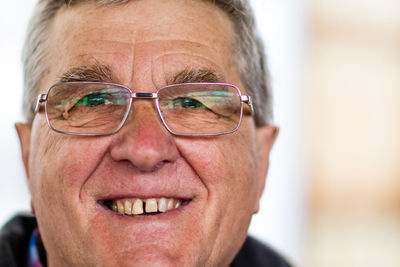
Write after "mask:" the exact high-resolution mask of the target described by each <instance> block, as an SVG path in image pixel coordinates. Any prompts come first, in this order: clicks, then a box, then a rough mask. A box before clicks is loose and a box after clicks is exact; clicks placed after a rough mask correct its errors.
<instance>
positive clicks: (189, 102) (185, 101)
mask: <svg viewBox="0 0 400 267" xmlns="http://www.w3.org/2000/svg"><path fill="white" fill-rule="evenodd" d="M172 102H173V103H172V105H173V106H174V107H182V108H207V106H206V105H204V104H203V103H201V102H200V101H197V100H196V99H193V98H188V97H186V98H177V99H174V100H173V101H172Z"/></svg>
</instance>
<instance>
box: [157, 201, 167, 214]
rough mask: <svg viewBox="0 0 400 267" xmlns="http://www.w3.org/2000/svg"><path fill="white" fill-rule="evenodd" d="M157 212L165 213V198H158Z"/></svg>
mask: <svg viewBox="0 0 400 267" xmlns="http://www.w3.org/2000/svg"><path fill="white" fill-rule="evenodd" d="M158 211H160V212H165V211H167V199H166V198H160V200H159V201H158Z"/></svg>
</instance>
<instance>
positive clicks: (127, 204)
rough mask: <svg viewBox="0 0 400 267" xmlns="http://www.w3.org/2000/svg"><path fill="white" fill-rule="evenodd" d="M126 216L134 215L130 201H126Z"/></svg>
mask: <svg viewBox="0 0 400 267" xmlns="http://www.w3.org/2000/svg"><path fill="white" fill-rule="evenodd" d="M124 207H125V214H127V215H132V203H131V202H130V201H129V200H126V201H125V205H124Z"/></svg>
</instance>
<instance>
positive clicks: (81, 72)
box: [59, 63, 223, 84]
mask: <svg viewBox="0 0 400 267" xmlns="http://www.w3.org/2000/svg"><path fill="white" fill-rule="evenodd" d="M222 80H223V78H222V77H220V76H219V75H218V74H216V72H215V71H213V70H212V69H208V68H203V69H195V68H191V67H188V68H186V69H184V70H183V71H180V72H177V73H176V74H174V75H172V77H171V78H170V79H167V81H168V84H179V83H193V82H221V81H222ZM59 81H60V82H113V81H114V79H113V74H112V70H111V68H110V67H109V66H107V65H103V64H97V63H96V64H93V65H87V66H86V65H85V66H76V67H72V68H70V69H69V70H68V71H66V72H65V73H64V74H62V75H61V77H60V78H59Z"/></svg>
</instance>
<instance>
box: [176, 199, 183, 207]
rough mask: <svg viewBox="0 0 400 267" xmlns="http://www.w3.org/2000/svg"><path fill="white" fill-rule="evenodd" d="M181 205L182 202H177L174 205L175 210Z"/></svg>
mask: <svg viewBox="0 0 400 267" xmlns="http://www.w3.org/2000/svg"><path fill="white" fill-rule="evenodd" d="M181 204H182V201H181V200H177V201H176V203H175V209H176V208H179V207H180V206H181Z"/></svg>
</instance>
